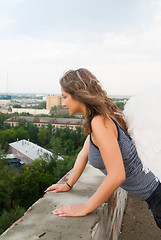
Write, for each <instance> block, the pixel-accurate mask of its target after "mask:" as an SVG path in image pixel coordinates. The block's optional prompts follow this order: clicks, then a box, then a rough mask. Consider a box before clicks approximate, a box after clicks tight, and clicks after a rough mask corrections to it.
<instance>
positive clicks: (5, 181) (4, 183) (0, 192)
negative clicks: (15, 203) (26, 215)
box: [0, 152, 17, 210]
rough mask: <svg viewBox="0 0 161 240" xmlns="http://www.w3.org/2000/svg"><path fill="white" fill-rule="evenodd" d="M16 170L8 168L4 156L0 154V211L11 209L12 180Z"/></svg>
mask: <svg viewBox="0 0 161 240" xmlns="http://www.w3.org/2000/svg"><path fill="white" fill-rule="evenodd" d="M16 174H17V169H16V168H14V167H10V166H9V164H8V160H6V155H5V154H4V153H3V152H1V153H0V209H1V210H2V208H8V209H10V208H11V207H12V200H13V199H12V193H13V179H14V177H15V176H16Z"/></svg>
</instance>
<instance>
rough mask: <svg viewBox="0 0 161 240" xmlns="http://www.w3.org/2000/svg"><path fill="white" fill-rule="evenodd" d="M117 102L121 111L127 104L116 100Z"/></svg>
mask: <svg viewBox="0 0 161 240" xmlns="http://www.w3.org/2000/svg"><path fill="white" fill-rule="evenodd" d="M115 104H116V106H117V107H118V108H119V109H120V110H121V111H123V110H124V106H125V103H124V102H116V103H115Z"/></svg>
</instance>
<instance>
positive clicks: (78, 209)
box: [52, 205, 88, 217]
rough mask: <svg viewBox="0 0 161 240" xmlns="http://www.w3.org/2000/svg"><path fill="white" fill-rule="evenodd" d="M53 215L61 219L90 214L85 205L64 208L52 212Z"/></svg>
mask: <svg viewBox="0 0 161 240" xmlns="http://www.w3.org/2000/svg"><path fill="white" fill-rule="evenodd" d="M52 213H53V214H54V215H58V216H59V217H81V216H86V215H87V214H88V212H87V208H86V206H85V205H71V206H64V207H61V208H58V209H56V210H54V211H52Z"/></svg>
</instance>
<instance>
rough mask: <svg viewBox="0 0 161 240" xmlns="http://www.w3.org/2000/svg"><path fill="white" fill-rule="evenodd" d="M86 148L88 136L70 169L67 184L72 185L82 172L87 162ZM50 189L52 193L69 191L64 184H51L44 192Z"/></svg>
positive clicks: (87, 147)
mask: <svg viewBox="0 0 161 240" xmlns="http://www.w3.org/2000/svg"><path fill="white" fill-rule="evenodd" d="M88 149H89V136H88V137H87V138H86V140H85V143H84V146H83V148H82V150H81V151H80V152H79V154H78V156H77V159H76V161H75V164H74V167H73V169H72V173H71V175H70V178H69V180H68V183H69V185H70V186H72V187H73V185H74V184H75V183H76V182H77V180H78V179H79V177H80V176H81V174H82V173H83V171H84V168H85V166H86V164H87V162H88ZM51 190H54V191H53V192H54V193H56V192H66V191H69V190H70V188H69V187H68V186H67V185H66V184H53V185H51V186H50V187H48V188H47V189H46V191H45V192H48V191H51Z"/></svg>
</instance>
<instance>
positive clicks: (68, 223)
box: [0, 165, 127, 240]
mask: <svg viewBox="0 0 161 240" xmlns="http://www.w3.org/2000/svg"><path fill="white" fill-rule="evenodd" d="M69 174H70V172H69V173H68V174H67V175H66V176H65V177H66V178H68V177H69ZM103 179H104V175H103V174H102V173H101V172H100V171H99V170H97V169H95V168H93V167H92V166H90V165H87V167H86V169H85V171H84V173H83V175H82V176H81V178H80V179H79V181H78V182H77V183H76V184H75V186H74V188H73V189H72V190H71V191H70V192H64V193H57V194H54V193H51V192H49V193H47V194H46V195H45V196H44V197H43V198H41V199H39V200H38V201H37V202H36V203H35V204H33V205H32V206H31V207H30V208H29V209H28V210H27V212H26V213H25V215H24V217H23V218H21V219H20V221H17V222H16V223H15V224H14V225H12V226H11V227H10V229H8V230H7V231H6V232H5V233H3V234H2V235H1V237H0V239H2V240H22V239H23V240H36V239H42V240H61V239H64V240H77V239H83V240H90V239H93V240H98V239H99V240H105V239H107V240H108V239H110V240H116V239H117V238H118V235H119V232H120V228H121V222H122V217H123V213H124V208H125V204H126V199H127V193H126V192H125V191H124V190H122V189H121V188H119V189H118V190H117V191H115V193H114V194H113V195H112V196H111V197H110V198H109V199H108V201H107V202H105V203H104V204H102V205H101V206H100V207H99V208H98V209H96V210H95V211H93V212H92V213H91V214H89V215H88V216H85V217H68V218H67V217H63V218H61V217H58V216H55V215H53V214H52V210H53V209H55V208H57V207H60V206H64V205H71V204H83V203H85V202H86V201H87V200H88V199H89V198H90V197H91V196H92V194H93V193H94V192H95V191H96V189H97V188H98V186H99V185H100V184H101V182H102V181H103ZM60 182H63V180H60Z"/></svg>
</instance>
